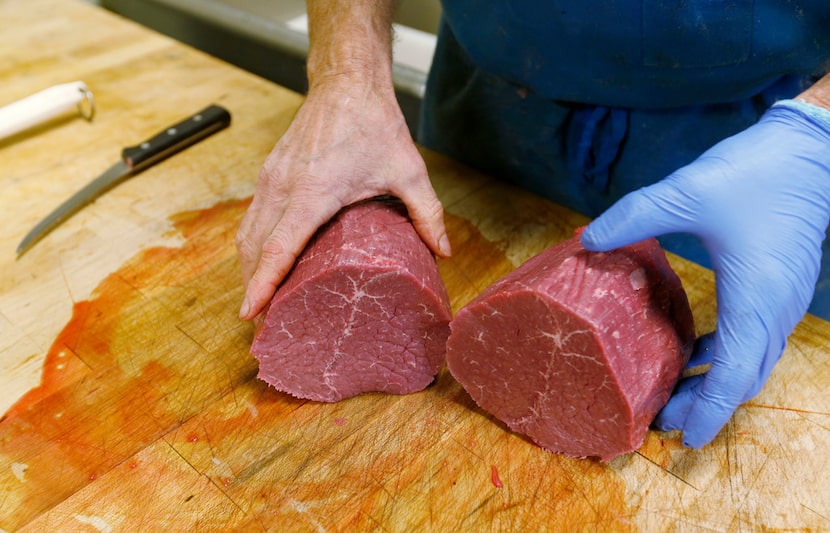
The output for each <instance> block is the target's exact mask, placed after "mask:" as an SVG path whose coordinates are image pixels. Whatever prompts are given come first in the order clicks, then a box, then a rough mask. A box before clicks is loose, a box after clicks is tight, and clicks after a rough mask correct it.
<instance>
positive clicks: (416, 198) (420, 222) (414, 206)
mask: <svg viewBox="0 0 830 533" xmlns="http://www.w3.org/2000/svg"><path fill="white" fill-rule="evenodd" d="M395 192H396V193H397V194H396V196H398V197H399V198H400V199H401V200H402V201H403V203H404V204H405V205H406V208H407V212H408V214H409V218H411V219H412V225H413V226H415V230H416V231H417V232H418V235H420V237H421V240H423V241H424V242H425V243H426V245H427V246H428V247H429V248H430V249H431V250H432V251H433V253H435V254H436V255H438V256H440V257H449V256H450V255H451V254H452V250H451V248H450V240H449V237H447V229H446V226H445V225H444V208H443V206H442V205H441V201H440V200H439V199H438V196H437V195H436V194H435V190H434V189H433V188H432V185H431V184H430V182H429V180H428V179H427V180H424V181H423V182H421V183H420V184H419V185H418V186H416V187H412V188H410V189H407V190H401V191H395Z"/></svg>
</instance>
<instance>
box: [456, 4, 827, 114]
mask: <svg viewBox="0 0 830 533" xmlns="http://www.w3.org/2000/svg"><path fill="white" fill-rule="evenodd" d="M485 5H486V7H484V6H482V3H481V2H478V1H476V0H444V16H445V20H446V21H447V23H448V24H449V27H450V28H451V29H452V32H453V33H454V35H455V37H456V39H457V40H458V42H459V43H460V45H461V47H462V48H463V49H464V50H465V51H466V53H467V54H468V55H469V56H470V58H471V59H472V60H473V61H474V62H475V63H476V64H477V65H478V66H479V67H480V68H483V69H485V70H487V71H489V72H491V73H493V74H497V75H499V76H502V77H504V78H505V79H507V80H509V81H511V82H513V83H516V84H518V85H522V86H525V87H528V88H531V89H532V90H534V91H536V92H538V93H540V94H542V95H544V96H546V97H549V98H553V99H557V100H566V101H575V102H586V103H592V104H599V105H610V106H619V107H639V108H643V107H654V108H664V107H678V106H684V105H694V104H700V103H713V102H729V101H734V100H738V99H741V98H746V97H748V96H751V95H753V94H756V93H758V92H759V91H761V90H762V89H763V88H764V87H766V86H767V85H769V84H771V83H773V82H774V81H775V80H777V79H778V78H780V77H782V76H784V75H788V74H801V75H816V76H818V75H821V74H823V73H824V72H826V71H827V70H828V68H830V0H792V1H786V0H547V1H546V0H492V1H490V2H486V3H485Z"/></svg>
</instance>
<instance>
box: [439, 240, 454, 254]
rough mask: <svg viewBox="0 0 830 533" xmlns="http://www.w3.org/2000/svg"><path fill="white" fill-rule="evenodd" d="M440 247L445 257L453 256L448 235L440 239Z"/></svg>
mask: <svg viewBox="0 0 830 533" xmlns="http://www.w3.org/2000/svg"><path fill="white" fill-rule="evenodd" d="M438 249H439V250H441V255H443V256H444V257H449V256H451V255H452V247H450V238H449V237H447V236H446V235H442V236H441V239H439V240H438Z"/></svg>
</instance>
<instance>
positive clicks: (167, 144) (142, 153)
mask: <svg viewBox="0 0 830 533" xmlns="http://www.w3.org/2000/svg"><path fill="white" fill-rule="evenodd" d="M230 123H231V115H230V113H229V112H228V111H227V110H226V109H225V108H223V107H221V106H218V105H209V106H208V107H206V108H205V109H202V110H201V111H199V112H198V113H196V114H194V115H191V116H189V117H188V118H186V119H184V120H182V121H180V122H178V123H176V124H174V125H172V126H170V127H167V128H165V129H164V130H162V131H160V132H159V133H158V134H156V135H154V136H152V137H150V138H149V139H147V140H145V141H144V142H142V143H140V144H137V145H135V146H128V147H126V148H124V149H122V150H121V159H120V160H119V161H118V162H116V163H115V164H114V165H112V166H111V167H110V168H108V169H107V170H105V171H104V172H103V173H102V174H101V175H100V176H98V177H97V178H95V179H94V180H92V181H90V182H89V183H88V184H87V185H86V186H84V187H83V188H82V189H81V190H79V191H78V192H76V193H75V194H73V195H72V196H71V197H69V199H68V200H66V201H65V202H63V203H62V204H61V205H59V206H58V207H57V208H55V210H54V211H52V212H51V213H49V214H48V215H47V216H46V217H45V218H44V219H43V220H41V221H40V222H38V223H37V224H36V225H35V227H34V228H32V229H31V231H29V233H27V234H26V236H25V237H24V238H23V240H22V241H20V244H19V245H18V246H17V258H18V259H19V258H20V256H22V255H23V254H24V253H25V252H26V251H27V250H28V249H29V248H31V247H32V246H34V245H35V243H37V242H38V241H39V240H40V239H42V238H43V237H45V236H46V235H47V234H48V233H49V232H50V231H52V230H53V229H55V228H56V227H57V226H59V225H60V224H61V223H62V222H64V221H65V220H66V219H68V218H69V217H71V216H72V215H74V214H75V213H76V212H78V211H79V210H80V209H81V208H83V207H84V206H86V205H87V204H89V203H91V202H92V201H93V200H95V199H96V198H98V197H99V196H101V195H102V194H103V193H105V192H106V191H108V190H109V189H111V188H113V187H115V186H116V185H118V184H119V183H121V182H123V181H124V180H126V179H127V178H129V177H131V176H134V175H136V174H138V173H139V172H141V171H142V170H144V169H147V168H149V167H151V166H153V165H155V164H156V163H158V162H160V161H162V160H164V159H166V158H168V157H170V156H171V155H173V154H176V153H178V152H180V151H182V150H184V149H185V148H187V147H188V146H191V145H193V144H195V143H197V142H199V141H201V140H202V139H204V138H206V137H209V136H210V135H213V134H214V133H216V132H217V131H220V130H222V129H224V128H226V127H227V126H229V125H230Z"/></svg>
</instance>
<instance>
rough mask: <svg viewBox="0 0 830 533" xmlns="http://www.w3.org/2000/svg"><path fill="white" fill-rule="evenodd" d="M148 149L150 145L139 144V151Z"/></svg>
mask: <svg viewBox="0 0 830 533" xmlns="http://www.w3.org/2000/svg"><path fill="white" fill-rule="evenodd" d="M148 148H150V143H141V149H142V150H146V149H148Z"/></svg>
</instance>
